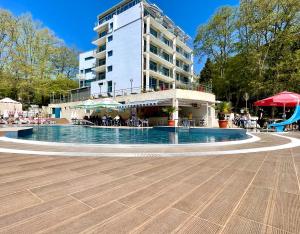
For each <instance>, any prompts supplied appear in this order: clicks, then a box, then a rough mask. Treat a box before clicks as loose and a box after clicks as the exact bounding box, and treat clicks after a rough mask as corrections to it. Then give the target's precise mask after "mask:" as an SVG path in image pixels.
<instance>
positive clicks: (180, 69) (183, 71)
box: [175, 66, 192, 77]
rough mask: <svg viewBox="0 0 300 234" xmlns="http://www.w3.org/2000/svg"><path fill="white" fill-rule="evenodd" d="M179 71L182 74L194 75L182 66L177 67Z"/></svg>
mask: <svg viewBox="0 0 300 234" xmlns="http://www.w3.org/2000/svg"><path fill="white" fill-rule="evenodd" d="M175 70H176V71H177V72H178V73H181V74H184V75H186V76H188V77H191V76H192V73H191V72H190V71H186V70H184V69H183V68H182V67H177V66H176V69H175Z"/></svg>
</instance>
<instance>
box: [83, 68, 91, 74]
mask: <svg viewBox="0 0 300 234" xmlns="http://www.w3.org/2000/svg"><path fill="white" fill-rule="evenodd" d="M89 72H92V68H88V69H85V70H84V73H89Z"/></svg>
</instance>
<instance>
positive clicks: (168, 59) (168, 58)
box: [162, 52, 170, 62]
mask: <svg viewBox="0 0 300 234" xmlns="http://www.w3.org/2000/svg"><path fill="white" fill-rule="evenodd" d="M162 55H163V58H164V59H165V60H167V61H169V62H170V55H169V54H167V53H166V52H163V54H162Z"/></svg>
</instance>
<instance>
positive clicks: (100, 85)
mask: <svg viewBox="0 0 300 234" xmlns="http://www.w3.org/2000/svg"><path fill="white" fill-rule="evenodd" d="M94 31H95V33H96V34H97V36H96V38H95V39H94V40H93V41H92V43H93V44H94V45H95V46H96V49H95V50H94V51H93V52H87V53H84V54H82V55H81V56H80V69H79V70H80V72H79V77H81V80H80V87H85V92H86V88H87V87H88V89H89V91H90V92H89V96H88V97H86V99H88V98H93V99H101V98H106V97H111V98H114V99H115V100H116V101H119V102H121V103H123V104H127V105H128V106H129V107H130V106H132V107H141V108H142V107H145V106H147V108H149V106H164V105H173V106H175V107H177V109H178V110H180V112H181V114H182V115H186V116H187V115H190V116H191V115H192V116H193V117H195V118H199V119H205V120H206V125H209V126H212V125H213V121H214V109H213V107H212V106H213V104H214V103H215V96H214V95H213V94H212V93H211V88H210V87H207V86H203V85H200V84H199V83H198V81H196V80H195V79H194V78H195V75H194V68H193V50H192V49H191V47H190V46H189V41H190V40H191V38H190V37H189V36H188V35H187V34H186V33H185V32H184V31H183V30H182V29H181V28H180V27H178V26H177V25H175V23H174V22H173V21H172V20H171V19H170V18H169V17H168V16H166V15H165V14H164V12H163V11H162V10H161V9H160V8H159V7H158V6H156V5H155V4H151V3H150V2H148V1H147V0H124V1H121V2H120V3H119V4H117V5H115V6H113V7H112V8H110V9H108V10H107V11H105V12H103V13H101V14H100V15H98V17H97V22H96V25H95V27H94ZM90 63H91V64H92V63H94V67H93V68H91V67H87V66H89V64H90ZM77 92H80V90H79V91H77ZM77 96H78V94H77ZM79 96H80V95H79ZM68 98H69V100H68V103H65V104H66V105H67V106H69V104H72V103H75V102H76V101H82V98H81V99H80V100H78V99H76V95H75V96H74V91H73V92H71V93H70V95H69V96H68ZM64 100H66V99H64ZM74 105H75V104H74ZM67 106H64V107H63V108H62V107H61V106H59V104H55V105H53V106H52V108H61V110H62V111H63V110H67ZM50 107H51V105H50ZM154 109H155V108H154ZM52 112H53V111H52ZM146 112H148V113H151V112H152V111H149V110H147V111H146ZM60 116H65V115H64V114H63V113H61V115H60ZM173 118H174V119H176V121H177V120H178V119H179V118H180V113H178V111H176V112H175V113H174V115H173Z"/></svg>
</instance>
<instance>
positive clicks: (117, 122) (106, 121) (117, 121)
mask: <svg viewBox="0 0 300 234" xmlns="http://www.w3.org/2000/svg"><path fill="white" fill-rule="evenodd" d="M83 119H84V120H87V121H90V122H92V123H94V124H95V125H98V126H122V125H124V124H125V121H124V119H122V117H121V116H119V115H116V116H115V117H114V118H113V117H112V116H111V115H106V114H105V115H103V116H102V117H100V116H90V117H88V116H84V118H83Z"/></svg>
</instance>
